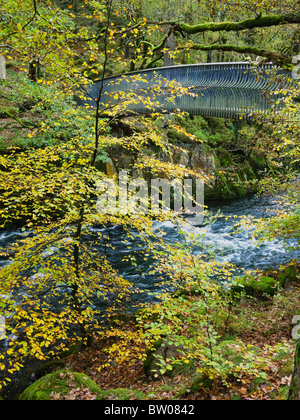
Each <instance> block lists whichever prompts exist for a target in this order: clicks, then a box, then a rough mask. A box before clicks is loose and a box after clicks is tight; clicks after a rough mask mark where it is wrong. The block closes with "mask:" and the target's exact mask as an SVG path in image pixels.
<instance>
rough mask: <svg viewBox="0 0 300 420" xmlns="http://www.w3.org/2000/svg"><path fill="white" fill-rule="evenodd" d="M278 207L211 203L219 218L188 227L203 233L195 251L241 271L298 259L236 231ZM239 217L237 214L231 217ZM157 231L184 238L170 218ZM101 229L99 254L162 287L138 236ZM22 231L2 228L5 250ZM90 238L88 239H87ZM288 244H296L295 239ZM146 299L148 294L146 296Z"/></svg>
mask: <svg viewBox="0 0 300 420" xmlns="http://www.w3.org/2000/svg"><path fill="white" fill-rule="evenodd" d="M278 206H279V200H277V199H275V198H269V197H250V198H243V199H238V200H230V201H222V202H219V203H210V204H209V205H208V209H209V212H210V213H211V214H212V215H217V214H218V217H217V218H216V219H215V220H214V222H213V223H207V224H204V225H203V226H200V227H195V226H190V228H188V229H189V230H190V231H192V232H193V233H195V234H199V235H202V239H201V244H199V246H198V247H197V248H195V250H194V252H195V253H197V252H201V253H203V252H204V253H205V252H209V251H212V250H213V253H214V256H215V258H216V260H217V261H219V262H223V263H227V262H228V263H230V264H234V265H235V266H236V267H237V269H240V270H241V271H242V270H244V269H247V270H249V269H259V270H264V269H268V268H277V267H279V266H280V265H285V264H288V263H289V262H290V261H291V260H292V259H295V258H299V251H298V252H297V251H292V252H288V250H287V248H286V246H285V245H284V244H283V242H282V241H281V240H279V239H276V240H273V241H271V242H265V243H263V244H260V245H257V243H256V242H255V241H254V239H252V237H251V230H245V229H244V230H242V231H241V232H240V233H238V234H237V233H234V225H235V224H236V223H237V220H238V218H239V217H241V216H243V215H246V216H252V217H254V218H259V217H267V216H270V215H272V214H274V211H275V210H276V209H277V208H278ZM231 216H236V217H231ZM153 229H154V230H158V229H159V230H163V234H162V235H163V238H164V240H165V241H166V242H178V241H180V240H182V235H181V234H180V233H179V229H178V227H177V226H176V225H175V224H174V223H172V222H171V221H166V222H154V223H153ZM99 230H101V233H102V234H105V236H106V237H107V244H106V245H105V246H103V245H99V247H98V249H99V253H102V254H103V253H105V254H106V255H107V258H108V259H109V260H110V262H111V263H112V265H113V267H114V268H116V269H117V270H118V271H119V273H120V274H121V275H123V276H124V277H125V278H126V279H128V280H130V282H131V283H132V284H133V285H134V286H137V287H138V288H139V289H141V290H145V291H149V290H150V291H151V292H155V291H158V290H159V288H160V286H159V282H158V280H157V278H156V277H155V275H153V274H150V271H151V264H150V265H149V263H146V262H145V261H144V259H143V247H141V242H140V240H139V239H138V238H135V239H129V238H128V237H127V235H126V233H125V232H124V231H123V230H122V227H120V226H113V227H110V228H94V229H93V230H92V231H93V232H91V238H90V239H93V233H96V231H99ZM22 235H23V233H22V232H21V231H20V230H9V231H2V232H1V233H0V247H1V248H2V249H3V248H5V247H7V246H8V245H9V244H11V243H13V242H14V241H17V240H18V239H19V238H20V237H21V236H22ZM87 240H89V238H87ZM289 245H294V243H293V241H291V242H290V243H289ZM134 252H135V253H136V257H137V261H136V262H137V264H136V265H135V266H133V265H132V264H130V263H129V262H128V261H124V257H126V256H127V255H129V254H132V253H134ZM6 263H7V258H5V257H0V267H1V266H3V265H5V264H6ZM145 298H146V299H147V297H146V296H145Z"/></svg>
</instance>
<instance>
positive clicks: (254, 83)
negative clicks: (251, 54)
mask: <svg viewBox="0 0 300 420" xmlns="http://www.w3.org/2000/svg"><path fill="white" fill-rule="evenodd" d="M283 73H284V71H283V70H280V69H279V68H278V67H277V66H275V65H273V64H263V65H262V66H260V67H259V72H255V71H254V70H253V67H252V66H251V65H250V63H246V62H236V63H212V64H189V65H180V66H172V67H160V68H155V69H147V70H141V71H136V72H132V73H128V74H126V75H123V76H114V77H110V78H106V79H104V81H103V89H102V96H101V102H102V106H103V107H107V106H109V105H110V104H111V105H117V104H118V103H119V104H120V105H121V102H122V101H124V96H123V95H121V94H120V92H131V93H132V94H133V92H134V94H135V96H136V97H137V96H138V95H141V96H148V97H149V98H150V100H152V101H154V100H155V101H157V102H158V103H157V105H156V107H155V108H156V111H164V112H173V111H174V110H176V109H180V110H181V111H186V112H188V113H190V114H193V115H202V116H214V117H223V118H241V117H242V118H249V117H251V115H252V113H253V112H254V111H262V112H267V111H268V110H269V109H270V108H271V107H273V106H275V107H277V108H279V107H280V106H281V105H280V104H278V103H277V102H278V100H279V94H274V92H276V91H278V90H280V89H282V88H286V87H288V86H287V84H286V82H285V84H283V82H280V81H278V78H277V79H274V75H279V76H280V75H282V74H283ZM165 79H166V80H168V81H170V80H175V81H176V82H179V83H180V84H181V86H183V87H188V88H190V91H191V92H192V93H194V95H183V96H178V97H176V99H175V101H174V102H171V101H170V100H168V94H166V93H162V92H161V93H160V94H157V93H154V86H155V84H157V83H160V85H161V86H162V87H163V84H164V83H165ZM165 85H166V83H165ZM101 86H102V81H97V82H95V83H94V84H93V85H92V86H91V90H90V95H91V97H92V98H94V99H96V98H98V95H99V92H100V89H101ZM165 92H166V91H165ZM93 102H94V101H92V100H90V103H93ZM127 110H128V111H132V112H137V113H149V107H146V106H145V104H144V103H143V101H142V100H140V101H138V102H137V103H136V104H134V105H130V106H129V108H128V109H127Z"/></svg>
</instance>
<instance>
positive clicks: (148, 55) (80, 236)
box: [0, 0, 299, 386]
mask: <svg viewBox="0 0 300 420" xmlns="http://www.w3.org/2000/svg"><path fill="white" fill-rule="evenodd" d="M172 5H173V2H172V1H171V0H169V1H164V2H162V4H160V11H161V14H160V16H159V19H158V22H156V21H153V19H154V16H155V14H156V13H155V12H156V10H157V3H156V2H150V3H149V4H148V2H147V4H146V3H145V2H143V1H131V0H128V2H127V3H126V4H123V3H121V2H119V1H116V2H114V1H112V0H107V1H106V0H105V1H100V2H95V1H93V0H86V1H85V2H84V4H82V2H79V1H77V0H76V1H75V0H74V1H73V2H72V4H69V3H68V2H58V1H50V0H44V1H40V2H38V1H36V0H32V1H31V0H30V1H29V0H26V1H21V0H9V1H6V2H5V1H0V11H1V18H0V48H1V54H4V55H5V57H6V59H7V60H8V61H9V62H10V64H11V65H12V66H13V67H11V70H12V73H11V74H10V78H8V79H7V80H5V81H1V82H0V83H1V90H2V91H1V98H0V99H1V104H4V105H3V110H2V109H1V112H2V111H3V114H4V116H5V118H6V119H7V120H8V121H6V124H8V126H9V124H11V122H12V121H13V122H14V123H15V122H17V123H18V125H19V128H20V133H21V134H22V135H24V131H22V130H26V135H27V139H28V144H27V145H26V146H27V150H25V151H21V152H20V150H19V149H14V148H13V149H10V150H7V153H5V154H3V155H1V157H0V178H1V198H0V217H1V226H2V227H6V226H11V225H12V224H13V223H16V222H18V223H19V224H20V225H21V226H23V232H24V236H23V237H22V238H21V239H20V241H19V242H18V243H17V244H15V245H14V246H12V247H11V249H9V250H5V252H6V253H9V254H10V256H11V257H13V258H11V260H10V261H9V264H7V265H6V266H5V267H3V268H2V269H1V272H0V296H1V298H0V315H4V316H5V317H6V330H7V337H6V340H5V346H6V348H5V349H4V350H5V351H4V353H3V354H1V355H0V371H1V372H2V373H3V378H2V379H3V380H2V382H1V386H5V385H6V384H7V383H8V381H9V380H10V376H11V375H13V374H14V373H15V372H17V371H19V370H20V369H21V368H22V365H24V362H25V361H26V360H28V359H27V358H28V357H34V358H36V359H38V360H44V359H46V358H48V357H52V356H54V355H55V354H59V353H61V352H62V351H63V350H66V349H68V348H70V346H71V345H74V344H76V345H79V346H82V345H87V344H89V343H90V341H91V339H92V338H95V337H98V338H106V339H109V338H112V337H117V338H118V342H117V344H116V343H115V344H113V345H112V346H110V347H109V346H108V347H107V349H106V354H107V359H106V360H105V362H104V363H103V367H104V368H105V367H107V366H108V365H109V364H110V363H111V362H112V361H113V360H116V361H117V362H118V363H119V364H121V363H122V362H124V361H130V363H132V364H133V363H134V362H135V361H136V360H143V359H144V358H145V357H146V353H145V352H146V348H147V347H148V348H152V346H153V344H154V343H155V342H157V340H165V339H166V340H167V344H168V345H170V346H175V347H176V348H177V349H178V353H177V355H176V356H174V357H173V358H171V359H170V360H165V359H164V358H162V357H158V364H159V368H160V372H161V373H165V372H167V371H173V370H174V369H175V368H177V367H178V366H179V365H181V366H182V365H186V366H190V364H191V363H194V364H195V366H196V370H197V372H198V373H200V374H201V375H202V376H203V377H208V378H209V379H220V380H221V381H222V382H223V383H224V384H226V385H227V384H228V383H229V382H230V380H231V377H232V375H233V376H235V377H236V378H238V379H242V375H243V373H244V372H245V371H247V372H249V373H250V374H251V375H254V376H255V375H258V374H259V375H261V376H263V375H264V372H263V371H264V369H265V362H264V359H263V357H260V355H257V354H255V353H254V352H253V348H252V347H251V349H250V348H249V347H247V345H244V344H243V343H238V344H237V345H236V344H234V345H233V347H232V348H233V350H234V351H235V352H237V353H240V354H238V355H240V356H241V359H240V360H239V361H235V362H233V360H232V359H231V358H230V356H232V355H231V354H228V353H230V352H228V351H227V350H228V348H227V349H226V351H224V348H222V337H223V336H222V334H223V335H225V333H226V331H227V328H228V325H229V323H230V320H231V315H232V307H233V306H234V304H235V299H234V298H233V297H232V295H231V294H230V293H228V292H227V289H226V287H223V286H220V285H218V284H216V282H215V280H216V278H218V279H219V280H220V279H226V280H228V279H229V280H230V279H231V278H232V272H231V271H232V270H233V269H234V268H233V267H230V266H229V267H224V266H220V265H219V264H217V263H216V261H214V259H213V258H212V257H209V258H208V259H207V261H205V258H204V257H203V256H199V257H195V255H194V254H193V253H192V252H191V244H192V242H193V241H196V240H197V241H198V240H199V237H198V238H193V237H192V236H190V237H189V238H188V239H187V240H185V241H184V242H183V243H178V244H173V245H170V244H167V245H166V246H165V245H164V244H163V241H162V240H160V239H159V235H158V239H157V238H153V230H152V229H151V227H152V221H151V216H152V215H151V212H149V214H148V215H146V216H143V215H140V214H139V215H130V214H128V213H127V212H124V214H105V215H103V214H99V212H97V207H96V203H97V198H98V197H99V196H101V191H99V190H97V182H98V181H99V180H102V179H103V178H104V177H105V174H104V173H103V172H101V171H99V170H98V169H97V163H99V162H100V163H101V162H103V163H105V162H106V161H107V159H108V156H109V153H110V148H111V147H113V146H115V145H120V144H122V146H123V147H125V148H126V149H127V150H129V151H130V152H132V153H133V154H134V153H135V152H136V151H139V152H141V155H140V157H139V159H138V160H137V161H134V162H133V164H132V168H131V169H132V173H134V171H136V172H135V173H138V174H140V173H142V171H143V170H145V171H147V172H148V173H150V174H152V175H154V176H158V175H159V176H160V175H161V174H163V175H164V176H165V177H166V178H169V179H170V178H174V177H179V178H181V179H182V178H184V177H186V176H188V175H194V176H199V175H200V174H199V173H196V172H195V171H189V170H187V169H186V168H183V167H182V166H181V165H172V164H168V163H166V162H165V161H164V160H163V159H160V157H161V156H162V155H163V153H164V152H165V151H166V150H167V144H166V143H167V141H168V140H167V139H166V138H164V137H163V136H161V135H160V133H159V130H158V129H157V127H156V126H155V124H153V121H150V120H149V119H147V118H144V117H139V116H135V117H134V118H133V119H132V123H131V124H132V126H134V127H141V126H142V127H143V129H142V130H138V129H134V130H132V131H133V134H132V135H131V136H126V137H125V138H122V139H120V138H118V137H115V136H114V135H113V134H112V133H111V125H112V123H114V122H118V121H120V120H121V119H122V118H124V117H127V116H128V115H129V113H132V109H131V107H132V106H135V105H136V104H138V103H139V102H141V101H142V102H144V104H146V105H147V107H148V109H149V114H152V116H153V117H154V116H155V113H156V111H157V109H156V108H157V102H156V97H155V95H156V94H159V93H160V92H161V91H162V89H163V90H164V93H166V94H167V95H168V96H169V100H171V101H172V98H174V97H175V96H178V95H183V94H188V93H189V92H188V90H187V89H185V88H182V87H181V86H179V85H178V84H176V83H175V82H172V81H169V82H166V81H165V80H159V79H158V80H157V83H156V87H154V88H153V92H152V96H151V97H150V95H149V92H148V89H147V87H146V88H144V89H142V90H140V91H138V92H136V91H135V92H134V91H130V92H129V93H127V94H125V93H124V92H122V91H121V90H120V91H118V92H117V93H115V94H114V95H113V97H112V98H111V102H110V103H109V104H107V102H106V103H105V104H103V103H102V102H103V94H104V93H105V92H104V85H103V80H104V78H105V77H106V76H108V75H111V74H115V73H118V72H124V71H125V70H128V69H131V70H134V69H135V68H147V67H153V66H154V65H156V64H162V63H163V58H164V55H166V54H169V56H171V58H172V60H175V61H176V62H187V61H189V60H190V61H192V60H199V59H200V58H202V59H203V57H205V58H206V59H208V60H212V58H214V57H221V58H223V59H224V57H225V55H224V50H227V49H229V50H230V52H231V53H232V55H231V57H237V55H235V53H236V52H237V51H239V52H243V53H244V52H246V50H245V48H243V47H241V49H239V48H237V47H235V43H236V42H239V40H240V39H241V40H242V41H243V42H244V43H246V44H247V45H248V44H249V45H250V47H251V46H252V48H250V49H249V53H253V52H256V53H257V50H255V51H254V49H253V45H255V44H256V43H257V42H258V41H259V42H258V43H259V45H260V46H261V47H262V49H266V50H267V53H265V54H264V55H266V54H267V57H278V54H279V53H282V51H281V50H282V48H283V46H284V47H286V51H285V52H284V55H288V57H291V53H292V47H293V46H292V43H291V44H289V45H286V35H285V30H283V29H282V27H281V25H283V24H284V25H285V28H287V30H288V31H289V32H290V34H291V38H292V37H294V38H295V39H296V36H295V33H296V30H297V28H295V27H294V26H292V25H289V23H291V24H294V23H298V22H299V14H298V12H297V10H296V9H295V5H294V4H293V3H292V2H291V1H289V0H286V1H284V3H283V4H281V5H280V10H278V7H277V5H276V4H275V3H274V2H272V1H251V2H250V3H249V2H233V3H231V4H230V5H227V4H226V5H225V4H224V3H223V2H221V1H220V2H219V1H218V2H217V1H214V2H203V3H201V4H199V5H197V4H196V3H194V2H180V4H179V9H178V13H179V16H175V15H174V14H171V15H169V10H170V6H172ZM236 10H239V12H240V15H239V17H240V22H236V21H231V22H227V19H233V18H235V16H236V15H235V13H236ZM194 12H195V13H194ZM203 12H204V13H203ZM265 14H266V15H265ZM183 21H185V22H183ZM207 21H209V22H207ZM241 23H242V24H241ZM274 26H275V28H274ZM249 28H250V29H253V30H254V31H252V32H251V31H247V29H249ZM237 31H238V32H240V31H241V32H242V33H241V34H240V35H237V34H236V33H235V32H237ZM227 32H228V33H227ZM199 37H200V41H201V43H202V42H204V43H205V44H208V48H207V45H206V46H205V48H204V50H208V51H206V53H207V54H206V53H205V54H206V55H205V56H204V55H203V51H202V52H196V53H195V54H193V56H191V50H192V48H193V47H195V50H196V45H198V47H199V44H200V43H199ZM174 40H177V42H174ZM171 41H172V42H171ZM172 43H173V44H174V45H173V46H172V45H171V44H172ZM216 43H221V44H222V45H224V44H226V45H227V47H223V48H221V47H220V48H219V52H218V54H219V55H218V56H217V55H215V56H214V55H213V54H214V53H212V52H211V51H210V50H211V49H212V48H210V46H209V44H212V45H215V44H216ZM217 45H219V44H217ZM269 50H271V51H269ZM260 51H261V50H260ZM276 54H277V55H276ZM227 57H230V56H227ZM123 78H124V79H125V80H127V82H128V83H129V82H130V83H133V82H145V81H144V80H142V78H141V76H139V75H136V76H134V77H133V78H132V79H129V78H128V76H123ZM95 79H99V83H100V92H99V96H98V98H96V100H91V98H90V97H89V95H88V85H89V83H90V81H91V80H95ZM79 91H80V92H82V93H81V94H79ZM74 92H76V94H77V95H78V96H81V97H82V98H83V97H85V98H84V102H85V105H84V106H82V107H78V108H77V109H73V108H74V101H73V95H74ZM286 93H287V95H286V96H285V99H284V100H285V102H286V105H287V106H286V107H285V109H284V110H283V111H282V112H280V113H275V114H272V115H270V123H272V124H275V125H276V127H277V129H276V132H275V134H276V135H277V137H276V138H275V140H274V139H273V140H272V143H271V144H268V146H270V147H271V149H272V152H273V154H272V156H271V159H273V160H275V161H276V159H278V155H279V158H280V159H281V158H282V157H284V158H285V159H287V161H288V162H289V165H290V167H292V166H293V165H297V164H298V160H299V150H298V149H299V147H298V146H299V120H298V111H299V106H298V104H297V103H295V102H294V101H293V98H294V97H295V96H299V95H298V94H299V92H298V88H295V90H292V91H290V92H286ZM24 112H26V113H25V114H24ZM200 125H201V124H200ZM8 126H7V127H8ZM175 128H176V130H178V127H175ZM179 131H180V132H181V134H182V133H183V134H184V135H186V130H185V128H182V127H179ZM199 131H200V133H198V134H200V136H198V137H200V138H201V136H202V134H203V131H205V124H204V125H203V127H202V126H201V128H200V129H199ZM219 131H222V126H221V129H220V130H219ZM195 134H196V133H195ZM232 138H233V134H231V136H229V140H228V141H230V140H231V139H232ZM220 140H221V134H220V132H217V133H216V135H215V136H214V138H212V139H210V141H211V143H213V145H219V143H220ZM149 143H151V144H154V145H155V147H156V148H157V150H158V151H159V152H161V153H159V152H158V153H157V155H155V156H153V155H151V156H149V154H148V153H147V152H146V151H145V146H146V145H148V144H149ZM32 146H34V148H35V149H33V147H32ZM280 159H279V160H280ZM112 181H113V182H114V183H116V182H117V179H116V177H114V175H112ZM266 184H267V181H266V180H265V185H266ZM293 195H294V197H293V200H294V203H295V206H296V208H297V203H298V201H297V200H298V198H299V191H298V187H295V188H294V190H293ZM173 216H174V215H172V214H165V215H163V216H161V218H162V219H169V218H172V217H173ZM110 224H113V225H122V226H123V228H124V229H125V230H127V231H128V232H130V234H131V235H141V237H142V238H143V240H144V241H145V243H146V244H147V247H146V253H148V252H150V251H151V252H152V253H153V255H154V258H155V259H156V265H155V267H154V269H155V271H154V272H155V273H156V274H157V276H158V278H159V277H163V278H164V279H165V286H164V287H165V290H164V293H163V295H162V296H156V297H160V298H162V297H163V299H162V302H161V303H160V304H157V305H156V306H154V307H153V308H151V309H150V310H149V312H146V313H145V312H142V313H140V314H139V315H138V316H137V327H136V329H133V330H132V331H130V332H129V331H126V330H124V329H122V328H121V327H120V326H119V327H116V326H115V325H114V324H111V325H110V326H109V327H108V326H107V325H108V322H109V321H111V320H112V319H113V317H114V316H115V315H116V313H117V312H119V311H120V309H122V308H124V306H125V305H126V304H127V303H128V302H129V301H130V295H131V294H132V292H133V288H132V285H131V284H130V283H129V282H128V281H126V280H125V279H124V278H122V277H121V276H120V275H119V274H118V273H117V272H116V271H115V270H113V268H112V267H111V265H110V263H109V262H108V260H107V258H106V256H105V255H99V254H98V253H97V252H96V251H95V247H94V244H95V242H98V243H104V241H105V238H104V237H103V235H102V233H101V231H99V232H98V233H97V235H96V237H95V239H94V241H93V240H91V241H88V242H87V241H86V240H85V239H86V238H87V237H89V236H90V232H91V228H92V227H93V226H95V225H97V226H107V225H110ZM298 224H299V217H298V213H297V212H295V213H291V212H290V210H288V211H287V212H285V213H282V214H281V215H279V216H278V217H277V219H274V218H272V219H269V220H266V221H264V222H263V224H261V225H260V226H262V228H261V229H260V230H259V228H258V230H257V232H258V234H261V233H262V232H264V238H266V237H269V238H273V237H274V236H275V235H276V236H278V235H281V236H282V237H284V238H291V237H293V238H295V239H297V240H298V239H299V232H298V228H297V226H298ZM180 233H181V234H182V235H183V234H184V231H183V230H182V231H181V232H180ZM150 234H151V236H150ZM200 240H201V238H200ZM145 256H146V255H145ZM172 288H173V289H174V288H175V289H181V288H184V289H186V290H187V291H188V292H187V293H186V295H187V296H188V297H189V299H186V298H184V297H183V296H184V293H183V294H182V295H181V296H180V295H179V296H177V297H174V296H172V295H170V290H172ZM192 292H193V293H192ZM168 293H169V294H168ZM95 299H98V300H100V301H101V302H102V304H103V310H102V311H101V314H100V313H99V311H98V310H96V309H95V305H94V300H95ZM178 303H179V304H178ZM230 345H231V344H230ZM225 346H226V345H225ZM223 347H224V344H223ZM232 348H231V350H232ZM130 363H129V364H130Z"/></svg>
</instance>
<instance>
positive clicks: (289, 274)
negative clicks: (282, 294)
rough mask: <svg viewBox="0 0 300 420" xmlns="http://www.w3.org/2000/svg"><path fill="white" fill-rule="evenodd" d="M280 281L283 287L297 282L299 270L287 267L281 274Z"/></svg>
mask: <svg viewBox="0 0 300 420" xmlns="http://www.w3.org/2000/svg"><path fill="white" fill-rule="evenodd" d="M278 281H279V283H280V284H281V285H282V286H285V285H286V284H287V283H289V282H294V281H297V269H296V268H295V267H287V268H286V269H285V270H283V271H282V272H281V273H280V274H279V276H278Z"/></svg>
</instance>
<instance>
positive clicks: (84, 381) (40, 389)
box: [20, 369, 103, 401]
mask: <svg viewBox="0 0 300 420" xmlns="http://www.w3.org/2000/svg"><path fill="white" fill-rule="evenodd" d="M77 387H83V388H87V389H89V390H90V391H91V392H92V393H95V394H98V398H97V399H101V398H102V394H103V392H102V390H101V389H100V388H99V387H98V385H97V384H96V383H95V382H94V381H93V380H92V379H90V378H89V377H88V376H86V375H85V374H84V373H77V372H72V371H70V370H67V369H64V370H59V371H57V372H54V373H50V374H48V375H46V376H43V377H42V378H40V379H38V380H37V381H36V382H34V383H33V384H32V385H30V386H29V387H28V388H26V389H25V391H24V392H23V393H22V394H21V396H20V400H30V401H31V400H51V394H52V393H55V394H59V395H60V396H62V397H63V396H67V395H69V393H70V391H71V389H73V388H77Z"/></svg>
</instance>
